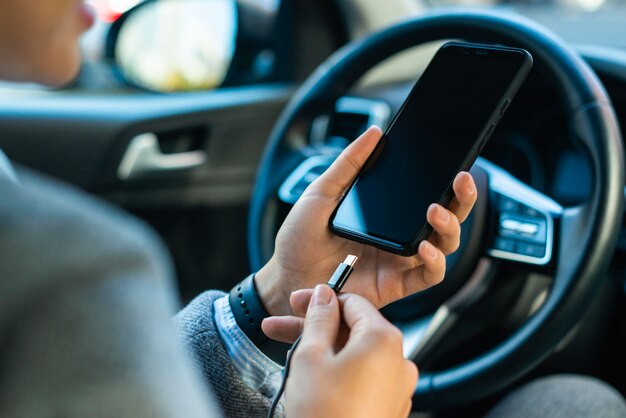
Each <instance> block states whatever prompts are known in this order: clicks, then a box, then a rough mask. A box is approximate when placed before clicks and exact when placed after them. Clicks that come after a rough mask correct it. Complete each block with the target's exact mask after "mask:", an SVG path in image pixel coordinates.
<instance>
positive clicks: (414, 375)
mask: <svg viewBox="0 0 626 418" xmlns="http://www.w3.org/2000/svg"><path fill="white" fill-rule="evenodd" d="M404 364H405V366H404V367H405V370H406V388H407V394H408V396H411V395H412V394H413V392H415V388H416V387H417V379H418V377H419V371H418V370H417V366H416V365H415V363H413V362H412V361H411V360H404Z"/></svg>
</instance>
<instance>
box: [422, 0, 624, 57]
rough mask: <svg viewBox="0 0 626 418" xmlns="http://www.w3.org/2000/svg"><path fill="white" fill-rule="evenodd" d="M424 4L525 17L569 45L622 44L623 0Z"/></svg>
mask: <svg viewBox="0 0 626 418" xmlns="http://www.w3.org/2000/svg"><path fill="white" fill-rule="evenodd" d="M418 1H419V3H420V4H421V5H422V6H425V7H431V8H432V7H454V6H462V7H466V8H467V7H472V8H473V7H481V8H497V9H501V10H511V11H514V12H517V13H520V14H522V15H524V16H527V17H529V18H531V19H533V20H535V21H537V22H539V23H541V24H543V25H545V26H546V27H548V28H550V29H552V30H553V31H554V32H556V33H557V34H559V35H560V36H562V37H563V38H565V39H566V40H567V41H569V42H571V43H573V44H579V45H591V44H593V45H606V46H616V47H626V1H623V0H511V1H507V0H500V1H498V0H418Z"/></svg>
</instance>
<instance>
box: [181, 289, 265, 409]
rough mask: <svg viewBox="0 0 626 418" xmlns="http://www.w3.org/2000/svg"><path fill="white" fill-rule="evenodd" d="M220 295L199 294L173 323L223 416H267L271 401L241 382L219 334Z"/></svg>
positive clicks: (215, 292)
mask: <svg viewBox="0 0 626 418" xmlns="http://www.w3.org/2000/svg"><path fill="white" fill-rule="evenodd" d="M222 296H224V293H222V292H217V291H208V292H205V293H202V294H201V295H199V296H198V297H196V298H195V299H194V300H193V301H192V302H191V303H189V305H187V306H186V307H185V308H184V309H183V310H182V311H181V312H179V313H178V314H177V315H176V316H175V318H174V321H175V324H176V326H177V328H178V331H179V334H180V336H181V338H182V340H183V342H184V344H185V346H186V347H187V348H188V350H189V351H190V352H191V353H192V354H193V356H194V357H195V358H196V367H198V368H199V371H200V372H201V374H202V375H203V376H204V378H205V380H206V382H207V383H208V384H209V386H210V387H211V388H212V389H213V391H214V393H215V395H216V397H217V398H218V400H219V403H220V405H221V408H222V411H223V414H224V415H225V416H226V417H229V418H230V417H233V418H239V417H241V418H244V417H246V418H247V417H261V416H266V415H267V410H268V408H269V404H270V399H268V398H266V397H264V396H263V395H261V394H260V393H259V392H257V391H255V390H252V389H251V388H250V387H248V386H247V385H246V384H245V383H244V382H243V380H242V379H241V378H240V377H239V375H238V373H237V371H236V370H235V368H234V366H233V365H232V363H231V360H230V357H229V356H228V353H227V352H226V348H225V347H224V345H223V344H222V340H221V339H220V336H219V334H218V331H217V326H216V324H215V318H214V310H213V303H214V302H215V300H216V299H218V298H220V297H222Z"/></svg>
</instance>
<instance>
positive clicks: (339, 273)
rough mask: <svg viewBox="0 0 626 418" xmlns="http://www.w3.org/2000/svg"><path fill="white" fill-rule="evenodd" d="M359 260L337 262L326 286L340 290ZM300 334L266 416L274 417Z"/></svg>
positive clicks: (352, 258) (336, 290) (337, 291)
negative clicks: (337, 264)
mask: <svg viewBox="0 0 626 418" xmlns="http://www.w3.org/2000/svg"><path fill="white" fill-rule="evenodd" d="M357 261H359V257H357V256H356V255H349V256H347V257H346V259H345V260H343V263H341V264H339V266H338V267H337V269H336V270H335V272H334V273H333V275H332V276H331V277H330V280H328V286H329V287H330V288H331V289H333V290H334V291H335V293H339V292H341V289H342V288H343V285H345V284H346V282H347V281H348V278H349V277H350V275H351V274H352V272H353V271H354V266H355V264H356V262H357ZM301 338H302V336H299V337H298V339H296V341H294V343H293V345H292V346H291V348H290V349H289V352H288V353H287V359H286V360H285V368H284V369H283V381H282V382H281V384H280V388H278V392H276V395H275V396H274V400H273V401H272V405H271V406H270V409H269V411H268V412H267V418H274V413H275V412H276V408H277V407H278V403H279V402H280V398H282V396H283V393H284V392H285V386H286V385H287V378H288V377H289V367H290V366H291V358H292V357H293V353H294V352H295V351H296V348H298V344H300V339H301Z"/></svg>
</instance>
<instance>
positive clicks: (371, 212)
mask: <svg viewBox="0 0 626 418" xmlns="http://www.w3.org/2000/svg"><path fill="white" fill-rule="evenodd" d="M525 59H526V56H525V55H524V53H523V52H522V51H517V50H506V49H504V50H499V49H489V48H476V47H474V48H472V47H469V46H464V45H463V46H461V45H459V44H447V45H444V46H443V47H442V48H441V49H440V50H439V51H438V52H437V54H436V55H435V57H434V58H433V60H432V61H431V63H430V64H429V66H428V67H427V68H426V70H425V71H424V73H423V74H422V76H421V78H420V79H419V80H418V82H417V83H416V85H415V86H414V88H413V90H412V91H411V93H410V95H409V97H408V99H407V100H406V101H405V103H404V105H403V107H402V108H401V109H400V111H399V112H398V114H397V115H396V117H395V119H394V120H393V122H392V124H391V125H390V127H389V129H388V130H387V132H386V133H385V135H384V136H383V138H382V139H381V142H380V143H379V145H378V147H377V148H376V150H375V151H374V154H373V155H372V156H371V157H370V159H369V161H368V163H367V164H366V168H364V170H363V171H362V172H361V174H360V176H359V178H358V179H357V181H356V182H355V183H354V184H353V186H352V188H351V189H350V190H349V191H348V193H347V195H346V196H345V198H344V199H343V201H342V203H341V205H340V206H339V208H338V209H337V211H336V213H335V217H334V219H333V220H332V224H333V226H334V227H337V228H341V229H345V230H349V231H355V232H357V233H360V234H364V235H368V236H373V237H376V238H379V239H383V240H386V241H391V242H392V243H398V244H406V243H410V242H411V241H412V240H413V239H414V238H415V237H416V234H417V233H418V232H419V229H420V228H421V226H422V225H424V223H425V222H426V211H427V209H428V206H429V205H430V204H431V203H434V202H439V201H440V199H441V198H442V197H443V194H444V192H445V191H446V190H447V189H448V187H449V186H450V184H451V183H452V181H453V180H454V177H455V176H456V174H457V173H458V171H459V170H460V167H461V165H462V164H463V162H464V161H465V159H466V157H467V156H468V153H469V152H470V151H471V150H472V147H473V146H474V144H475V142H476V141H477V139H479V137H480V135H481V132H483V130H484V128H485V126H486V123H487V122H488V121H489V119H490V118H491V116H492V114H493V113H494V111H496V110H497V107H498V105H499V103H500V102H501V101H502V99H503V98H504V95H505V94H506V92H507V89H508V88H509V86H510V85H511V83H512V82H513V81H514V79H515V77H516V75H517V73H518V72H519V71H520V68H521V67H522V66H523V64H524V61H525Z"/></svg>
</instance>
